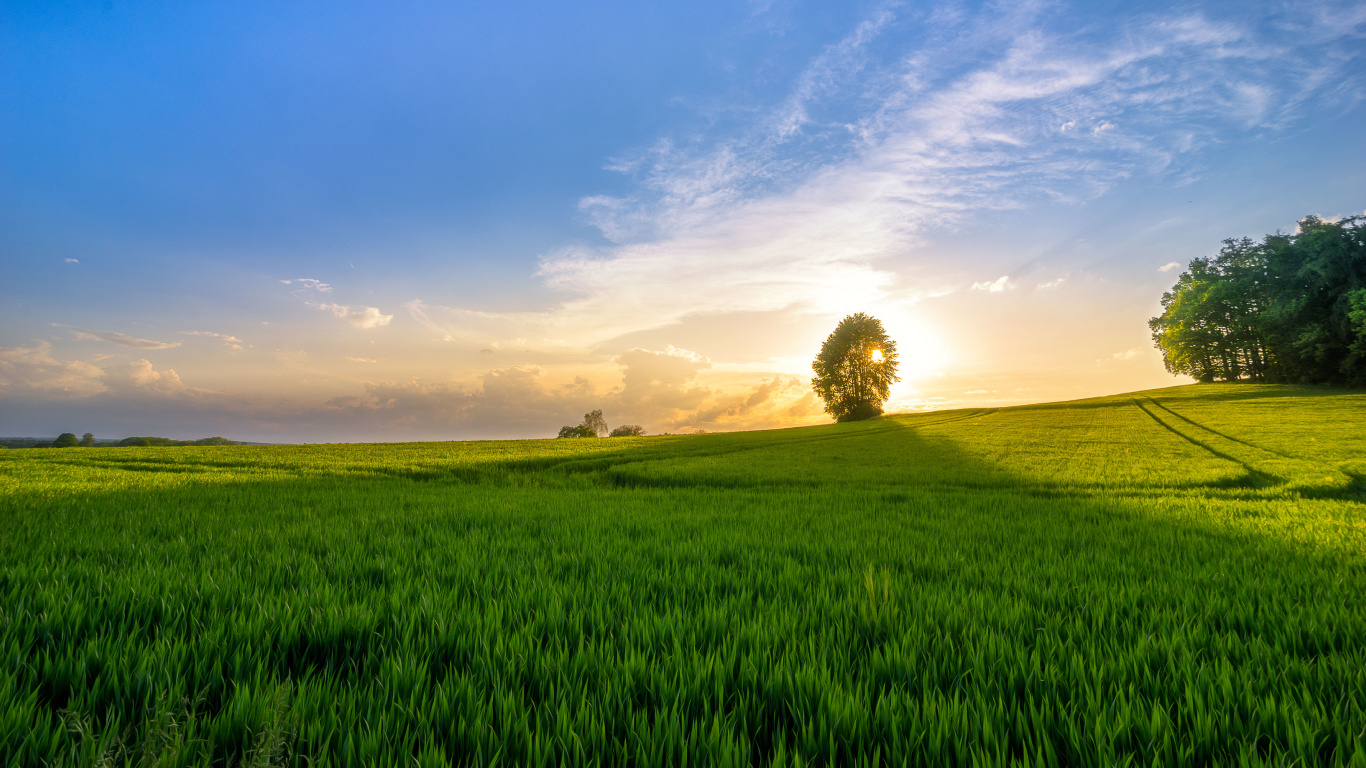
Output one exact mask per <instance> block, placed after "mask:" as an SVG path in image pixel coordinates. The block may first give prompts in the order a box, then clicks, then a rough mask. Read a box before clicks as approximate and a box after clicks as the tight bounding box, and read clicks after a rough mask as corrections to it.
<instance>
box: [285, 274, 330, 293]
mask: <svg viewBox="0 0 1366 768" xmlns="http://www.w3.org/2000/svg"><path fill="white" fill-rule="evenodd" d="M280 282H281V283H282V284H284V285H297V286H299V288H300V289H301V290H314V291H317V292H319V293H331V292H332V286H330V285H328V284H327V283H324V282H323V281H321V280H315V279H313V278H311V277H296V278H294V279H293V280H281V281H280Z"/></svg>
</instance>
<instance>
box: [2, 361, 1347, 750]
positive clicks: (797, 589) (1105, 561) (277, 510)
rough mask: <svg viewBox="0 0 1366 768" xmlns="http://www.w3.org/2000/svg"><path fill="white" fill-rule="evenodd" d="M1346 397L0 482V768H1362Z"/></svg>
mask: <svg viewBox="0 0 1366 768" xmlns="http://www.w3.org/2000/svg"><path fill="white" fill-rule="evenodd" d="M1364 478H1366V393H1362V392H1354V393H1353V392H1344V391H1330V390H1321V389H1312V388H1297V387H1276V386H1256V385H1201V386H1192V387H1175V388H1170V389H1162V390H1153V391H1149V392H1139V393H1134V394H1131V395H1123V396H1117V397H1110V398H1101V399H1095V400H1083V401H1077V402H1070V403H1058V404H1049V405H1038V406H1027V407H1019V408H1006V409H982V410H961V411H948V412H938V413H929V414H923V415H913V416H896V417H889V418H884V419H881V420H877V421H873V422H863V423H851V424H840V425H832V426H824V427H811V428H804V429H792V430H781V431H772V432H749V433H733V434H717V435H702V436H680V437H647V438H614V439H610V440H544V441H517V442H480V443H421V444H394V445H336V446H266V447H256V446H231V447H214V448H99V449H62V450H18V451H4V452H0V655H3V663H0V759H4V760H7V761H8V762H7V765H11V766H36V765H43V764H68V765H93V764H97V763H98V762H99V761H100V760H101V759H102V758H107V759H109V761H110V764H118V765H124V764H128V765H153V764H155V765H166V766H171V765H202V764H208V763H212V764H216V765H227V764H232V765H239V764H241V765H266V764H289V765H299V766H303V765H358V764H372V765H415V764H416V765H423V766H432V765H445V764H448V763H449V764H479V765H488V764H501V765H559V764H561V763H567V764H579V763H591V762H595V761H597V762H601V763H604V764H613V765H622V764H635V765H656V764H682V763H694V764H708V765H711V764H715V765H748V764H756V765H757V764H775V765H788V764H811V765H841V766H843V765H879V764H880V765H901V764H903V763H904V764H910V765H943V764H946V763H955V762H957V763H964V764H966V763H969V762H975V763H979V764H984V765H991V764H1006V763H1010V762H1019V763H1026V762H1027V763H1029V764H1036V763H1039V764H1062V765H1111V764H1116V763H1124V762H1126V761H1132V762H1133V763H1135V764H1143V765H1212V764H1220V765H1231V764H1260V763H1268V764H1277V765H1289V764H1292V763H1293V764H1297V765H1352V766H1366V603H1364V602H1363V597H1364V596H1366V479H1364Z"/></svg>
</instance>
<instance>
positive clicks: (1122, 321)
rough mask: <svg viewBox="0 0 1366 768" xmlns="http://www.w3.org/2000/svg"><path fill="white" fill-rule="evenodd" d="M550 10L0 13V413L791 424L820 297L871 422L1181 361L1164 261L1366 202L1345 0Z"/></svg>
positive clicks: (83, 420) (198, 425) (206, 420)
mask: <svg viewBox="0 0 1366 768" xmlns="http://www.w3.org/2000/svg"><path fill="white" fill-rule="evenodd" d="M590 5H591V7H587V8H579V7H577V5H574V4H565V5H546V6H544V7H543V8H541V9H540V10H539V11H537V12H536V13H530V14H527V13H522V12H518V11H515V10H513V9H504V10H499V9H496V8H493V9H489V10H486V11H481V12H480V13H472V12H470V13H467V12H465V10H463V9H462V8H463V7H451V6H447V5H444V4H438V3H421V2H420V3H417V4H415V5H412V6H408V5H405V6H404V8H403V9H402V10H396V9H394V8H391V7H389V6H385V5H379V4H360V5H348V6H347V7H346V8H344V9H341V8H335V7H332V6H330V5H322V4H314V3H307V2H305V3H302V4H290V5H289V9H288V10H287V11H282V10H280V9H279V8H278V7H277V6H276V5H274V4H265V3H254V2H247V3H241V4H232V5H231V6H201V5H193V4H191V5H186V6H176V7H161V6H157V7H139V6H137V5H136V4H113V5H107V6H99V5H91V6H89V7H79V6H73V7H70V8H68V7H66V6H62V7H60V8H57V7H52V6H48V5H46V4H32V5H31V6H23V5H22V4H21V5H20V6H16V7H15V8H13V9H11V10H10V11H7V15H6V18H5V21H4V24H3V25H0V86H2V87H3V92H4V93H5V100H6V108H5V109H4V110H0V160H3V162H4V166H3V167H4V170H3V173H0V196H2V197H3V200H4V205H0V262H2V263H0V266H3V275H4V278H3V280H0V285H2V286H3V287H0V291H3V295H0V298H2V299H3V302H2V304H0V306H2V307H3V308H0V318H3V322H2V323H0V398H2V400H3V411H0V419H3V430H0V431H3V432H6V433H12V434H16V435H28V434H34V435H47V434H56V433H57V432H61V431H68V430H75V432H77V433H81V432H83V431H86V430H91V431H93V432H94V433H95V434H97V435H99V436H101V437H104V436H109V437H118V436H124V435H133V434H162V435H167V436H171V437H178V438H196V437H203V436H206V435H219V434H221V435H225V436H228V437H232V438H236V439H241V440H259V441H265V442H284V441H308V442H322V441H359V440H414V439H456V438H502V437H551V436H553V435H554V434H555V430H556V429H557V428H558V427H559V426H561V425H563V424H566V423H576V420H577V419H578V418H579V417H580V416H581V415H582V414H583V413H584V412H586V411H588V410H591V409H602V410H603V411H604V413H605V415H606V418H607V419H608V420H609V422H610V423H611V425H613V426H615V425H617V424H625V423H629V424H640V425H643V426H644V427H645V428H646V429H647V430H648V431H650V432H662V431H691V430H698V429H705V430H708V431H715V430H738V429H754V428H766V427H783V426H792V425H800V424H813V423H823V422H825V421H828V420H829V416H828V414H826V413H825V412H824V410H823V409H822V407H821V404H820V402H819V401H818V400H817V399H816V398H814V397H813V394H812V391H811V388H810V384H809V381H810V377H811V360H812V357H813V356H814V355H815V353H816V351H817V350H818V348H819V347H820V345H821V343H822V341H823V340H824V339H825V338H826V336H827V334H829V333H830V331H831V329H832V328H834V327H835V325H836V324H837V323H838V322H839V321H840V319H841V318H843V317H845V316H846V315H849V314H851V313H855V312H867V313H869V314H870V315H873V316H875V317H877V318H879V319H880V320H881V322H882V323H883V324H884V325H885V327H886V329H887V332H888V335H889V336H890V338H891V339H893V340H895V341H896V342H897V345H898V346H897V352H898V356H899V361H900V374H901V382H900V383H899V384H897V385H895V386H894V387H893V390H892V400H891V401H890V402H889V404H888V408H889V410H891V411H895V410H898V409H902V410H924V409H932V408H948V407H963V406H970V405H1004V404H1016V403H1025V402H1036V401H1043V400H1056V399H1067V398H1074V397H1083V396H1091V395H1101V394H1109V393H1115V392H1123V391H1130V390H1135V389H1141V388H1145V387H1155V386H1163V385H1167V384H1177V383H1185V382H1187V381H1188V379H1185V378H1179V377H1174V376H1172V375H1170V374H1168V373H1167V372H1166V371H1165V370H1164V369H1163V365H1162V361H1161V359H1160V357H1159V355H1158V354H1157V352H1156V351H1155V350H1154V349H1153V346H1152V342H1151V339H1150V334H1149V331H1148V329H1147V327H1146V322H1147V320H1148V318H1149V317H1152V316H1153V315H1155V314H1157V313H1158V311H1159V309H1160V308H1159V304H1158V302H1159V299H1160V297H1161V295H1162V293H1163V291H1164V290H1167V289H1168V288H1169V287H1170V286H1171V284H1172V282H1173V281H1174V279H1175V278H1176V276H1177V275H1179V274H1180V272H1181V270H1182V269H1184V265H1185V264H1186V263H1188V262H1189V261H1190V260H1191V259H1192V258H1195V257H1199V256H1203V255H1210V254H1213V253H1215V252H1217V250H1218V248H1219V247H1220V243H1221V242H1222V241H1223V240H1224V239H1225V238H1230V237H1242V236H1244V235H1248V236H1259V235H1260V234H1262V233H1266V232H1271V231H1275V230H1276V229H1277V228H1280V229H1282V230H1289V229H1291V228H1293V227H1294V225H1295V222H1296V221H1297V220H1298V219H1299V218H1300V217H1302V216H1304V215H1307V214H1310V213H1314V214H1319V215H1323V216H1328V217H1331V216H1342V215H1351V214H1354V213H1359V212H1360V211H1361V210H1362V208H1363V206H1366V198H1363V196H1362V194H1361V190H1362V189H1366V145H1363V142H1361V141H1359V140H1358V139H1359V137H1358V133H1359V131H1360V125H1361V124H1362V109H1363V107H1362V104H1363V99H1362V98H1361V93H1359V91H1360V90H1361V89H1360V86H1359V84H1360V83H1361V82H1363V75H1366V65H1364V64H1363V62H1366V59H1363V58H1362V57H1361V56H1360V55H1359V51H1360V50H1361V41H1362V37H1363V36H1364V35H1366V17H1363V16H1362V14H1361V13H1360V9H1359V8H1357V7H1356V6H1352V5H1351V4H1344V5H1341V6H1339V5H1333V4H1332V3H1327V4H1324V3H1291V4H1290V5H1288V6H1279V5H1277V6H1269V5H1264V6H1254V7H1249V6H1246V5H1245V4H1241V3H1232V2H1208V3H1196V4H1194V5H1192V4H1190V3H1169V4H1166V5H1162V6H1160V7H1158V6H1144V8H1143V9H1142V10H1134V11H1131V12H1124V13H1121V14H1119V15H1113V14H1112V15H1108V16H1106V17H1105V19H1104V23H1097V21H1096V18H1095V17H1094V16H1093V9H1090V8H1089V7H1088V6H1085V5H1067V4H1023V5H1012V6H1010V7H1008V8H1007V7H1004V6H997V5H982V4H972V3H969V4H968V5H962V4H953V3H944V4H940V5H930V6H923V5H914V6H897V5H879V4H858V3H856V4H833V5H830V6H829V7H824V6H814V5H813V6H811V7H807V6H801V5H799V4H784V3H751V4H743V3H741V4H718V5H715V6H712V5H707V4H700V5H699V4H682V5H678V6H675V7H670V8H664V9H654V10H652V11H648V12H647V11H644V10H642V9H640V8H639V7H637V6H635V5H633V4H625V3H613V2H602V3H592V4H590ZM1353 9H1355V10H1353ZM1154 105H1160V108H1155V107H1154ZM1324 147H1332V148H1333V150H1332V151H1331V152H1327V151H1324V149H1323V148H1324ZM1268 179H1272V180H1274V183H1266V180H1268ZM1173 265H1175V266H1173ZM872 354H873V356H874V358H873V359H874V360H877V359H878V358H879V356H880V355H881V351H874V352H873V353H872Z"/></svg>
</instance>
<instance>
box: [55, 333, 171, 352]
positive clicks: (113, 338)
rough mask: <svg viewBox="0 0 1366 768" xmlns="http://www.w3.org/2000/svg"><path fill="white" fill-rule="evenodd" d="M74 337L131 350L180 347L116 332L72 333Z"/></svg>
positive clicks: (169, 342) (167, 342)
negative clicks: (104, 342)
mask: <svg viewBox="0 0 1366 768" xmlns="http://www.w3.org/2000/svg"><path fill="white" fill-rule="evenodd" d="M71 335H72V336H74V337H75V338H77V339H80V340H82V341H107V342H109V343H111V344H118V345H119V346H121V347H128V348H130V349H174V348H175V347H178V346H180V342H178V341H153V340H151V339H139V338H135V337H133V336H129V335H127V334H123V333H116V332H114V331H82V330H76V331H72V333H71Z"/></svg>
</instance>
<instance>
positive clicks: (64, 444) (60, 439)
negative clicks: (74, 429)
mask: <svg viewBox="0 0 1366 768" xmlns="http://www.w3.org/2000/svg"><path fill="white" fill-rule="evenodd" d="M80 444H81V443H80V441H79V440H77V439H76V435H74V434H72V433H71V432H63V433H62V434H60V435H57V439H56V440H53V441H52V447H53V448H74V447H76V446H78V445H80Z"/></svg>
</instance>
